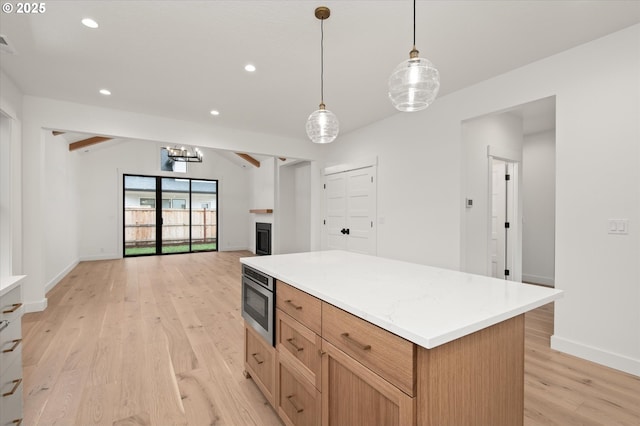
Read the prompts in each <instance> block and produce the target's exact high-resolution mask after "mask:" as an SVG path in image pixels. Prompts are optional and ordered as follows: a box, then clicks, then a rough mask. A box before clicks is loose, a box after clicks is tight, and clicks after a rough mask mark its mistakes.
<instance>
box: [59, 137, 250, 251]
mask: <svg viewBox="0 0 640 426" xmlns="http://www.w3.org/2000/svg"><path fill="white" fill-rule="evenodd" d="M60 138H61V137H60ZM58 142H59V144H60V145H66V143H65V142H64V139H62V138H61V139H60V140H58ZM161 147H162V144H160V143H159V142H150V141H136V140H119V141H112V142H103V143H102V144H100V145H96V146H95V147H94V148H93V149H90V150H89V152H82V151H75V152H72V153H68V155H69V156H72V157H76V158H77V161H78V169H79V171H78V192H79V200H80V201H79V209H78V210H79V213H78V219H79V234H80V250H79V251H80V259H81V260H95V259H111V258H118V257H121V256H122V199H123V198H122V197H123V194H122V175H123V174H140V175H150V176H172V177H190V178H201V179H217V180H218V195H219V209H218V220H219V226H218V233H219V234H218V238H219V241H218V249H219V250H221V251H224V250H245V249H247V247H248V244H249V233H248V230H247V226H246V222H247V220H248V217H249V213H248V197H247V194H248V192H249V176H248V173H247V172H246V171H245V170H244V169H243V168H242V167H239V166H238V165H236V164H235V163H232V162H231V161H229V160H227V159H226V158H225V157H223V156H221V155H218V154H216V153H215V151H213V150H210V149H206V148H203V149H202V151H203V153H204V155H205V160H204V161H203V162H202V163H189V164H188V165H187V173H184V174H183V173H178V174H176V173H171V172H161V171H160V149H161Z"/></svg>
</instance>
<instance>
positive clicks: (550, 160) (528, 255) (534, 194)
mask: <svg viewBox="0 0 640 426" xmlns="http://www.w3.org/2000/svg"><path fill="white" fill-rule="evenodd" d="M555 139H556V133H555V130H552V131H546V132H541V133H535V134H532V135H527V136H525V138H524V145H523V149H522V163H523V168H522V198H523V217H524V219H523V220H524V223H523V227H522V279H523V281H527V282H532V283H537V284H544V285H548V286H553V285H554V276H555V210H556V190H555V187H556V140H555Z"/></svg>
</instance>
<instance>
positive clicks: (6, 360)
mask: <svg viewBox="0 0 640 426" xmlns="http://www.w3.org/2000/svg"><path fill="white" fill-rule="evenodd" d="M22 278H24V277H22V276H20V277H5V278H2V281H1V282H0V426H9V425H12V426H15V425H18V424H20V423H21V422H22V331H21V330H22V328H21V320H22V313H23V310H24V309H23V307H22V286H21V285H20V281H21V280H22Z"/></svg>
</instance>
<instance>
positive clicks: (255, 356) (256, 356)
mask: <svg viewBox="0 0 640 426" xmlns="http://www.w3.org/2000/svg"><path fill="white" fill-rule="evenodd" d="M251 356H252V357H253V359H255V360H256V362H257V363H258V365H260V364H262V363H263V362H264V360H263V359H260V358H258V352H256V353H255V354H251Z"/></svg>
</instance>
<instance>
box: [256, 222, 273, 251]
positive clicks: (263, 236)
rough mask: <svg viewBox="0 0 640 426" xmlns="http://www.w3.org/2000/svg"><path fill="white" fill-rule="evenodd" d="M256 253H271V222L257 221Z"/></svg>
mask: <svg viewBox="0 0 640 426" xmlns="http://www.w3.org/2000/svg"><path fill="white" fill-rule="evenodd" d="M256 254H258V255H270V254H271V224H270V223H263V222H256Z"/></svg>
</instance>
